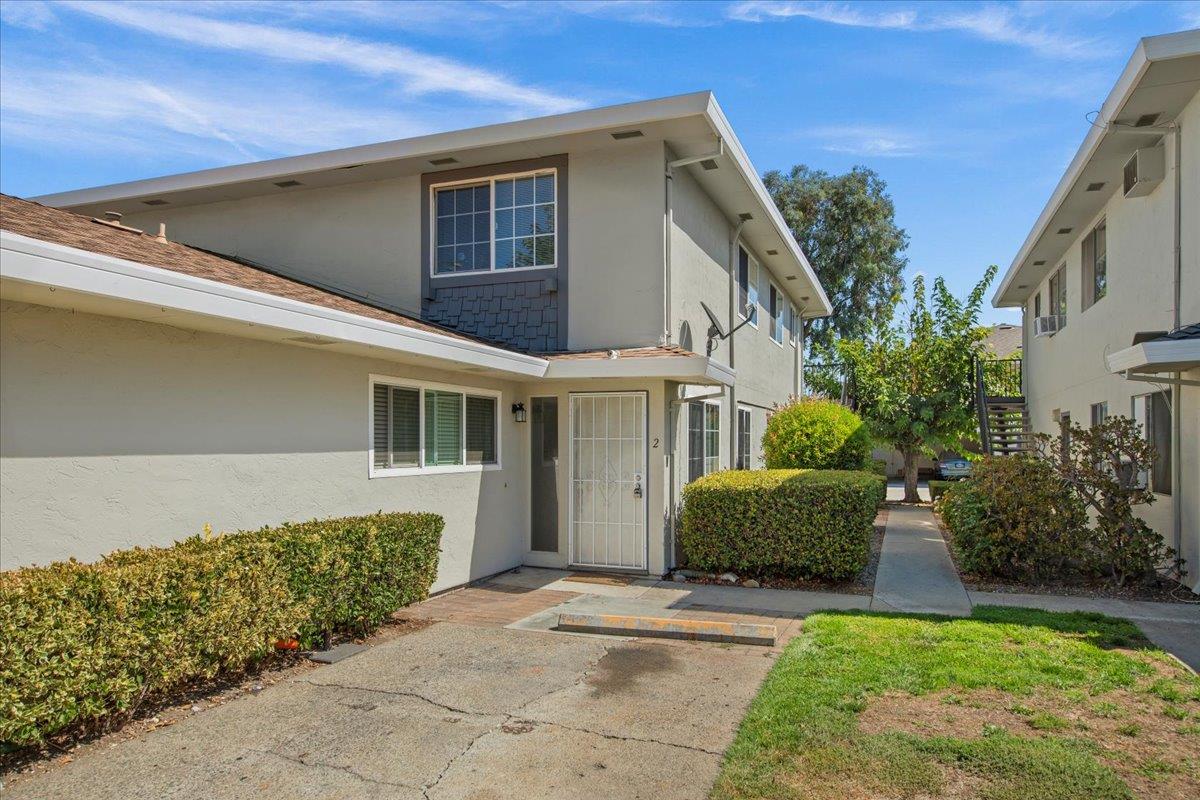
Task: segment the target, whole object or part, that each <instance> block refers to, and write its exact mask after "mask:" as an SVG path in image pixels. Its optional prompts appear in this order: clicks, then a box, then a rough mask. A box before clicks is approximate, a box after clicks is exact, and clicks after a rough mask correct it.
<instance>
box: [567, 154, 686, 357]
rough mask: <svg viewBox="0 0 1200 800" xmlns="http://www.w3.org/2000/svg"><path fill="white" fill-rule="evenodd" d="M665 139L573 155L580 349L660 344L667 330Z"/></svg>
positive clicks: (573, 276)
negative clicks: (665, 299)
mask: <svg viewBox="0 0 1200 800" xmlns="http://www.w3.org/2000/svg"><path fill="white" fill-rule="evenodd" d="M663 152H664V151H663V143H662V142H661V141H646V142H631V143H627V144H625V145H623V146H622V147H621V148H619V149H618V150H615V151H614V150H597V151H591V152H583V153H572V154H571V156H570V176H571V177H570V180H571V191H570V196H569V201H568V202H569V203H570V206H571V210H570V217H571V230H570V248H571V249H570V266H569V270H570V277H569V284H570V289H569V291H570V296H569V299H568V302H569V309H568V339H569V346H570V349H572V350H590V349H595V348H606V347H629V346H647V345H656V344H658V343H659V341H660V340H661V338H662V330H663V268H662V264H663V210H664V202H665V199H664V192H665V189H664V187H663V169H664V160H663Z"/></svg>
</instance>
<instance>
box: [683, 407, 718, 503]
mask: <svg viewBox="0 0 1200 800" xmlns="http://www.w3.org/2000/svg"><path fill="white" fill-rule="evenodd" d="M720 455H721V407H720V406H719V405H717V404H716V403H707V402H704V401H702V400H693V401H691V402H690V403H688V462H687V463H688V482H689V483H690V482H692V481H694V480H696V479H697V478H700V477H703V476H704V475H707V474H708V473H710V472H716V471H717V470H718V469H719V468H720Z"/></svg>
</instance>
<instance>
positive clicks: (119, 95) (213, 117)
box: [0, 66, 429, 162]
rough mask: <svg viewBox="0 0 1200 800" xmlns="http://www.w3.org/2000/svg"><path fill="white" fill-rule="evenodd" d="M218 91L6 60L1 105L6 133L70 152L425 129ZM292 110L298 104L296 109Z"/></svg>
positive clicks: (253, 150)
mask: <svg viewBox="0 0 1200 800" xmlns="http://www.w3.org/2000/svg"><path fill="white" fill-rule="evenodd" d="M262 97H263V91H262V89H261V87H257V86H247V87H244V88H240V89H238V90H234V91H230V90H224V91H221V92H220V93H215V92H212V91H211V90H208V91H205V90H204V89H203V88H197V87H194V86H187V85H183V84H182V83H180V82H173V81H171V80H170V79H169V78H167V77H164V76H156V77H155V81H154V82H153V83H151V82H149V81H147V80H145V79H142V78H137V77H134V76H130V75H125V74H122V73H120V72H118V71H109V72H103V73H98V72H87V73H83V72H76V71H69V70H67V71H63V70H49V71H43V70H38V69H28V68H24V67H13V66H9V67H6V68H5V69H4V70H3V72H2V73H0V111H2V112H3V113H2V117H3V119H2V121H0V124H2V126H3V131H4V137H5V139H6V142H7V143H9V144H12V143H20V142H24V143H28V144H30V145H32V146H34V147H36V148H37V149H38V150H39V151H44V150H46V149H47V148H48V147H50V146H59V147H64V148H68V149H70V150H71V151H72V152H107V153H112V152H114V151H116V152H122V153H138V154H139V155H141V156H142V157H145V156H147V155H149V154H153V153H156V152H163V151H165V150H171V151H173V152H186V153H192V154H195V155H199V156H203V157H205V158H208V159H214V160H217V161H223V162H229V161H244V160H246V159H260V158H264V157H271V156H276V155H282V154H290V153H295V152H303V151H306V150H312V149H323V148H328V147H336V146H343V145H347V144H359V143H362V142H367V141H377V140H380V139H391V138H397V137H402V136H410V135H415V134H417V133H424V132H427V131H428V129H429V126H428V125H424V124H422V123H421V122H420V121H419V120H413V119H408V118H405V117H403V116H400V115H397V114H394V113H387V112H380V111H379V110H378V109H361V108H352V107H347V106H343V105H340V104H339V103H337V102H331V101H329V100H328V99H323V98H322V97H320V96H317V95H316V94H315V93H314V94H304V95H302V96H297V95H296V94H295V93H294V92H292V91H291V90H289V89H285V88H280V87H276V94H275V95H274V96H273V98H272V100H273V102H271V103H263V102H262ZM290 109H295V110H294V111H292V110H290Z"/></svg>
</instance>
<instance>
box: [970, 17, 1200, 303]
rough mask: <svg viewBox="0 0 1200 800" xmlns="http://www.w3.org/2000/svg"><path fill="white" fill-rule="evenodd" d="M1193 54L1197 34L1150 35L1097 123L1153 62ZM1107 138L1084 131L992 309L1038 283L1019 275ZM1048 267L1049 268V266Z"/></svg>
mask: <svg viewBox="0 0 1200 800" xmlns="http://www.w3.org/2000/svg"><path fill="white" fill-rule="evenodd" d="M1197 52H1200V31H1195V30H1193V31H1180V32H1178V33H1171V34H1164V35H1162V36H1152V37H1148V38H1145V39H1142V40H1141V41H1139V42H1138V45H1137V47H1136V48H1134V51H1133V54H1132V55H1131V56H1130V57H1129V61H1128V62H1127V63H1126V65H1125V69H1124V70H1123V71H1122V72H1121V76H1120V77H1119V78H1118V79H1117V82H1116V83H1115V84H1114V85H1113V88H1112V90H1111V91H1110V92H1109V94H1108V97H1107V98H1106V99H1105V101H1104V103H1103V105H1102V106H1101V107H1100V111H1099V113H1098V115H1097V120H1099V121H1101V122H1107V121H1111V120H1113V119H1116V118H1117V117H1118V116H1119V115H1120V113H1121V112H1122V109H1124V108H1125V106H1126V104H1127V103H1128V102H1129V100H1130V98H1131V97H1132V96H1133V93H1134V92H1135V91H1136V90H1137V89H1138V87H1139V84H1140V83H1141V82H1142V80H1143V78H1144V77H1145V75H1146V71H1147V70H1148V69H1150V67H1151V65H1153V64H1154V63H1155V62H1159V61H1168V60H1171V59H1175V58H1180V57H1190V56H1194V55H1196V54H1197ZM1107 135H1118V134H1112V133H1110V132H1109V131H1108V130H1106V129H1105V128H1104V127H1102V126H1100V125H1093V126H1092V127H1091V128H1090V129H1089V130H1088V133H1087V135H1086V136H1085V137H1084V139H1083V142H1082V143H1081V144H1080V145H1079V149H1078V150H1077V151H1076V153H1075V156H1074V158H1072V159H1071V163H1070V164H1069V165H1068V166H1067V169H1066V172H1064V173H1063V176H1062V178H1061V179H1060V180H1059V182H1058V184H1057V185H1056V186H1055V188H1054V191H1053V192H1052V193H1051V194H1050V199H1049V200H1048V201H1047V202H1046V205H1045V207H1044V208H1043V209H1042V212H1041V214H1040V215H1038V218H1037V221H1036V222H1035V223H1034V225H1033V228H1032V229H1031V230H1030V232H1029V235H1028V236H1026V238H1025V241H1024V243H1023V244H1022V245H1021V248H1020V249H1019V250H1018V251H1017V254H1016V257H1014V258H1013V260H1012V263H1011V264H1010V265H1009V267H1008V269H1007V270H1006V271H1005V273H1004V276H1003V278H1001V280H1000V284H999V286H997V287H996V291H995V292H994V293H993V294H992V305H993V306H994V307H996V308H1003V307H1019V306H1021V305H1022V304H1024V303H1025V301H1026V300H1027V298H1028V297H1029V295H1030V294H1031V293H1032V290H1031V289H1030V288H1028V287H1029V286H1032V285H1034V284H1035V283H1037V282H1040V278H1039V281H1032V280H1024V281H1022V280H1021V274H1022V273H1023V272H1025V271H1026V270H1028V269H1031V268H1032V267H1033V265H1032V264H1029V265H1028V266H1027V262H1028V261H1029V259H1030V255H1031V253H1032V252H1033V251H1034V249H1035V248H1036V247H1037V246H1038V243H1039V242H1040V241H1041V240H1042V238H1043V237H1044V236H1045V235H1046V233H1047V231H1048V230H1049V229H1050V227H1051V224H1052V222H1053V220H1054V218H1055V217H1056V216H1057V215H1058V214H1059V212H1060V211H1061V210H1062V208H1063V205H1064V203H1065V202H1066V201H1067V197H1068V195H1069V194H1070V193H1071V191H1072V189H1073V188H1074V186H1075V185H1076V183H1077V182H1078V181H1079V180H1080V178H1081V175H1082V173H1083V172H1084V170H1085V169H1087V167H1088V165H1089V163H1090V162H1091V161H1092V159H1093V158H1094V157H1095V155H1096V152H1097V150H1098V149H1099V148H1100V146H1101V145H1102V144H1103V143H1104V142H1105V137H1106V136H1107ZM1050 266H1051V267H1052V266H1053V265H1050ZM1019 283H1024V284H1026V288H1023V289H1020V290H1017V289H1016V287H1017V285H1018V284H1019Z"/></svg>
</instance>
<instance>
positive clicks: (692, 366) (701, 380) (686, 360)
mask: <svg viewBox="0 0 1200 800" xmlns="http://www.w3.org/2000/svg"><path fill="white" fill-rule="evenodd" d="M614 352H617V351H614ZM543 377H544V378H545V379H546V380H586V379H592V378H653V379H656V380H669V381H679V382H680V383H690V384H700V385H706V386H732V385H733V383H734V380H735V378H736V377H737V373H736V372H735V371H734V370H732V369H730V368H729V367H727V366H725V365H724V364H720V363H717V362H716V361H713V360H712V359H711V358H708V357H706V356H702V355H699V354H690V355H682V354H681V355H648V356H637V355H626V356H617V357H615V358H612V357H604V358H560V359H554V358H552V359H551V361H550V366H549V367H548V368H547V369H546V374H545V375H544V376H543Z"/></svg>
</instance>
